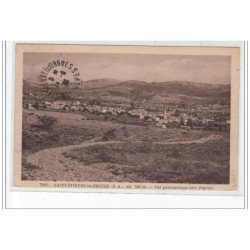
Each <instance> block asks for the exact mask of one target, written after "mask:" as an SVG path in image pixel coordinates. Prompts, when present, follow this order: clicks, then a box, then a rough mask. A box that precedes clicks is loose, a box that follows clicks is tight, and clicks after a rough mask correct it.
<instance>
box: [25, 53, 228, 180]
mask: <svg viewBox="0 0 250 250" xmlns="http://www.w3.org/2000/svg"><path fill="white" fill-rule="evenodd" d="M56 56H57V55H56ZM33 57H34V58H39V57H38V56H37V55H35V53H34V55H33ZM61 57H63V56H61ZM82 57H84V54H82ZM137 57H138V56H137ZM24 58H25V57H24ZM97 58H98V57H97ZM120 58H122V55H121V56H120ZM170 59H171V60H173V58H170ZM113 60H114V63H115V58H114V59H113ZM124 60H125V59H124ZM131 60H132V59H131ZM174 60H177V61H178V60H182V61H183V58H178V57H177V58H174ZM192 60H194V61H195V60H196V58H195V57H193V58H192ZM26 61H28V62H29V60H28V59H26ZM110 61H111V62H112V60H110V59H109V62H110ZM198 61H199V60H198ZM203 61H204V63H203V65H206V62H207V61H206V58H204V60H203ZM218 61H219V60H218ZM218 61H217V60H214V62H215V63H217V64H218ZM225 61H226V62H228V64H227V65H229V69H230V60H228V59H227V58H226V60H225ZM80 62H81V60H78V64H79V63H80ZM134 63H135V64H136V60H135V62H134ZM140 63H141V62H140ZM151 63H152V62H151ZM198 63H199V62H198ZM212 63H213V61H212V60H210V59H209V60H208V62H207V65H208V66H207V67H208V68H209V67H210V71H209V70H208V72H206V73H205V74H204V72H201V74H203V75H206V74H208V75H209V74H210V75H213V74H214V75H216V72H211V64H212ZM110 64H112V63H109V64H108V65H107V66H103V69H104V72H105V67H110ZM149 64H150V61H149ZM209 64H210V65H209ZM224 65H225V64H223V63H222V64H221V67H222V68H223V67H224ZM24 67H25V63H24ZM158 67H159V65H158V66H157V64H156V63H155V64H153V63H152V65H151V69H152V72H155V73H154V74H153V75H152V77H154V76H155V75H157V72H158V71H159V69H158ZM173 67H174V66H173ZM216 67H217V65H216V66H215V71H216ZM27 68H28V66H27ZM31 68H32V65H30V66H29V68H28V69H29V74H26V75H28V77H25V74H24V80H23V115H22V171H21V175H22V180H23V181H79V182H86V181H87V182H131V183H132V182H138V183H191V184H228V183H229V180H230V97H231V87H230V70H229V71H228V68H227V69H225V76H226V77H227V78H226V80H225V82H219V83H218V82H216V81H215V82H201V81H198V82H197V81H190V78H191V77H190V76H189V77H187V81H184V80H183V78H185V74H187V72H188V71H192V72H194V74H198V73H199V72H198V71H196V69H194V68H192V67H189V68H188V64H187V65H186V66H185V65H184V66H183V74H184V75H182V77H181V80H178V79H180V76H179V75H178V72H177V73H176V72H175V71H173V72H175V73H172V75H173V74H175V75H174V77H175V78H176V80H174V79H173V77H172V78H171V77H169V78H171V79H170V80H169V79H168V78H167V77H166V81H159V80H157V77H155V78H156V79H155V80H153V81H152V78H151V79H150V80H149V81H145V79H144V78H145V77H144V78H143V77H141V79H143V80H138V79H135V80H134V79H133V78H130V77H133V76H134V75H133V74H134V72H135V68H133V69H132V70H131V75H127V76H125V77H126V78H127V80H125V79H123V80H119V79H114V78H96V79H94V78H93V79H94V80H92V79H88V80H83V79H84V74H82V71H81V70H80V69H79V71H80V75H79V76H78V79H77V82H73V81H72V82H71V81H70V80H67V79H69V78H65V77H66V76H67V73H65V74H64V73H63V74H62V73H61V78H62V79H63V78H65V79H63V80H62V81H61V82H59V81H57V82H56V81H55V82H53V81H54V78H53V77H52V76H50V79H49V80H46V79H47V78H46V77H44V78H43V81H41V82H39V80H37V81H34V80H32V78H31V77H30V74H35V71H34V72H32V71H31V70H30V69H31ZM55 68H58V66H57V67H55ZM59 68H60V67H59ZM180 69H181V68H180ZM24 70H25V69H24ZM98 70H99V69H98V67H97V68H96V71H97V72H98ZM100 70H101V69H100ZM119 70H120V71H122V68H120V69H119ZM119 70H118V69H117V71H119ZM163 70H164V69H163ZM220 70H221V69H220ZM57 71H58V70H56V71H54V73H57ZM166 71H167V68H166ZM69 72H70V71H69ZM163 72H164V71H163ZM185 72H186V73H185ZM139 73H140V74H141V75H142V76H143V75H144V74H146V73H144V71H143V67H141V71H140V72H139ZM139 73H138V72H137V74H139ZM107 74H108V69H107ZM140 74H139V75H140ZM159 74H160V73H159ZM65 75H66V76H65ZM93 76H96V75H93ZM118 76H119V72H118ZM187 76H188V75H187ZM89 77H91V76H89ZM122 78H124V75H122ZM37 79H39V76H37Z"/></svg>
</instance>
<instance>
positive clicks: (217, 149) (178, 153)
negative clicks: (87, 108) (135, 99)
mask: <svg viewBox="0 0 250 250" xmlns="http://www.w3.org/2000/svg"><path fill="white" fill-rule="evenodd" d="M45 115H46V116H47V117H52V118H53V119H55V121H54V123H53V124H52V125H50V126H47V127H45V126H44V124H42V123H41V121H40V120H41V119H40V118H41V117H43V116H45ZM134 122H136V121H134ZM211 134H219V135H221V136H222V139H221V140H215V141H209V142H205V143H199V144H196V143H189V144H185V145H184V144H171V145H159V144H155V143H153V142H166V141H168V142H181V141H193V140H195V139H199V138H203V137H206V136H209V135H211ZM91 139H96V140H97V141H105V140H112V141H121V142H122V143H121V144H112V143H111V144H108V145H105V146H104V145H92V146H89V147H87V148H77V149H74V150H69V151H67V152H65V153H64V157H66V158H68V159H75V160H77V161H79V162H81V163H84V164H85V165H86V166H91V167H93V168H96V167H98V164H99V163H103V164H104V165H105V171H107V172H108V173H111V174H112V175H113V176H114V177H115V176H119V177H121V178H120V180H121V181H123V180H128V179H129V180H130V181H131V182H155V183H221V184H222V183H228V182H229V157H230V154H229V133H226V132H215V131H213V132H211V131H202V130H200V131H199V130H191V131H183V130H181V129H162V128H159V127H156V126H155V125H146V124H145V125H138V124H134V125H132V123H131V124H127V125H124V124H121V123H118V122H116V121H112V120H107V119H106V118H105V116H98V115H93V114H91V115H90V114H89V113H82V114H76V113H73V114H70V113H62V112H50V111H31V110H30V111H27V110H24V113H23V170H24V171H25V170H26V169H29V171H30V168H31V167H32V166H29V165H28V164H26V162H25V158H26V156H27V155H30V154H33V153H35V152H37V151H40V150H42V149H47V148H54V147H63V146H68V145H74V144H75V145H77V144H81V143H83V142H85V141H88V140H91ZM62 157H63V156H62ZM103 164H102V165H103Z"/></svg>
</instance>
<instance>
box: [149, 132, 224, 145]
mask: <svg viewBox="0 0 250 250" xmlns="http://www.w3.org/2000/svg"><path fill="white" fill-rule="evenodd" d="M221 138H222V135H215V134H213V135H209V136H207V137H202V138H200V139H196V140H191V141H177V142H176V141H173V142H154V144H160V145H171V144H191V143H205V142H209V141H217V140H220V139H221Z"/></svg>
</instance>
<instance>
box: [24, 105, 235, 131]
mask: <svg viewBox="0 0 250 250" xmlns="http://www.w3.org/2000/svg"><path fill="white" fill-rule="evenodd" d="M25 108H26V109H30V110H32V109H45V110H56V111H65V112H67V111H68V112H81V111H89V112H95V113H100V114H112V115H117V116H119V115H125V116H130V117H134V118H138V119H141V120H145V121H148V122H155V123H156V124H157V125H158V126H161V127H162V128H166V127H169V126H173V127H175V126H179V125H181V126H182V127H186V128H188V127H189V126H190V125H191V126H192V125H194V126H196V127H204V126H213V125H214V124H216V122H217V125H218V124H219V123H218V121H216V120H215V119H208V118H206V117H197V116H193V115H190V114H186V113H185V112H184V111H183V112H181V114H180V115H178V116H176V114H175V110H174V109H172V110H170V109H165V110H164V111H163V112H161V111H154V112H153V111H146V110H144V109H142V108H136V109H132V110H131V109H126V108H120V107H105V106H99V105H90V104H89V103H88V102H87V101H86V102H80V101H54V102H49V101H44V102H40V103H38V102H36V103H35V104H34V103H33V104H32V103H26V105H25ZM229 124H230V121H229V120H227V121H224V122H223V123H221V122H220V124H219V125H220V126H230V125H229Z"/></svg>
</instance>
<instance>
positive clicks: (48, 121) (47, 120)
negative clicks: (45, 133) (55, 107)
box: [38, 115, 57, 128]
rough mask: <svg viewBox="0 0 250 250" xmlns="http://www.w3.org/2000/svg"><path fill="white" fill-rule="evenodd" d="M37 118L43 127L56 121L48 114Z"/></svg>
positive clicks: (50, 125) (47, 126) (48, 126)
mask: <svg viewBox="0 0 250 250" xmlns="http://www.w3.org/2000/svg"><path fill="white" fill-rule="evenodd" d="M38 120H39V121H40V122H41V123H42V127H44V128H50V127H52V126H53V125H54V124H55V123H56V122H57V119H56V118H54V117H52V116H48V115H43V116H38Z"/></svg>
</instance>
